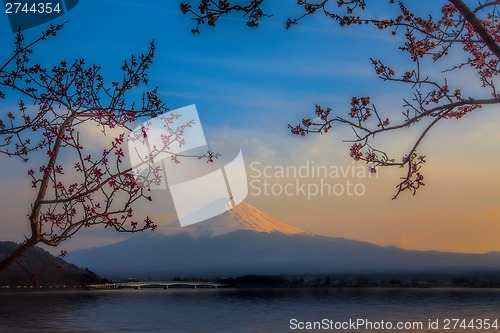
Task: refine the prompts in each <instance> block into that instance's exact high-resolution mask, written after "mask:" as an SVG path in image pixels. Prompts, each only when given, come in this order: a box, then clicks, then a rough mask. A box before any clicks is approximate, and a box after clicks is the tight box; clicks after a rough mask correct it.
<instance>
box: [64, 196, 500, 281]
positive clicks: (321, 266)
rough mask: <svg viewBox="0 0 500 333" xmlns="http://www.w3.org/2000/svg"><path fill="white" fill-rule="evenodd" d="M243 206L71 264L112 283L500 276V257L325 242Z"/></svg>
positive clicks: (76, 257) (85, 254)
mask: <svg viewBox="0 0 500 333" xmlns="http://www.w3.org/2000/svg"><path fill="white" fill-rule="evenodd" d="M240 206H241V207H240ZM240 206H238V207H239V209H235V210H234V211H231V212H228V213H225V214H223V215H221V216H219V217H217V218H215V219H212V220H211V221H206V222H202V223H199V224H196V225H192V226H190V227H188V228H180V227H175V226H169V227H168V228H166V229H165V230H164V233H153V234H143V235H140V236H138V237H135V238H131V239H129V240H126V241H123V242H121V243H117V244H113V245H109V246H105V247H101V248H94V249H89V250H82V251H77V252H75V253H73V254H70V255H69V258H70V260H71V261H72V262H75V263H77V264H79V265H84V266H86V267H90V268H91V269H93V270H95V271H97V272H99V273H101V274H105V275H107V276H109V277H112V278H124V277H129V276H133V277H136V278H145V277H151V278H171V277H173V276H235V275H244V274H331V273H368V272H412V271H421V270H433V271H443V270H445V271H451V270H453V271H463V270H469V271H470V270H482V269H488V270H491V269H500V257H497V256H491V255H490V256H489V255H479V254H457V253H441V252H437V251H426V252H422V251H406V250H402V249H400V248H397V247H381V246H377V245H374V244H370V243H366V242H360V241H354V240H348V239H343V238H331V237H324V236H317V235H312V234H307V233H305V232H303V231H302V230H300V229H297V228H294V227H292V226H287V225H286V224H284V223H282V222H279V221H276V220H274V219H272V218H270V217H268V216H267V215H265V214H264V213H262V212H260V211H258V210H257V209H256V208H255V207H253V206H251V205H248V204H240ZM96 258H98V259H96Z"/></svg>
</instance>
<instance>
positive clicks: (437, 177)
mask: <svg viewBox="0 0 500 333" xmlns="http://www.w3.org/2000/svg"><path fill="white" fill-rule="evenodd" d="M280 3H281V4H282V7H283V8H281V9H280V8H276V7H266V8H267V9H268V10H269V12H272V13H273V14H274V15H273V17H271V18H267V19H265V20H264V21H263V22H262V23H261V26H260V27H259V28H257V29H250V28H247V27H246V24H245V20H244V19H241V18H239V17H237V16H232V17H228V18H225V19H221V20H220V23H218V25H217V27H215V28H211V27H207V26H203V27H202V29H201V32H202V33H201V35H193V34H191V32H190V29H191V28H193V27H194V22H192V21H191V20H190V19H189V17H188V16H184V15H182V13H181V12H180V10H179V8H178V6H179V2H178V1H161V0H157V1H154V0H150V1H138V0H136V1H133V0H123V1H113V0H100V1H97V0H95V1H94V0H82V1H80V3H79V4H78V6H77V7H75V8H74V9H73V10H72V11H70V12H69V13H67V14H66V15H64V16H63V17H62V18H60V19H59V20H58V21H56V22H60V21H63V20H68V21H69V22H68V24H67V26H66V27H65V28H64V30H63V31H62V32H61V33H60V34H59V35H58V36H57V37H56V38H51V39H49V40H47V41H46V42H44V43H43V44H41V45H39V46H38V47H37V48H36V49H35V57H36V58H37V60H38V61H39V62H41V63H42V64H45V65H47V66H50V65H51V64H55V63H58V62H59V61H60V60H62V59H67V60H73V59H76V58H84V59H86V62H87V63H88V64H90V63H95V64H98V65H100V66H102V73H103V75H104V76H105V78H106V79H107V80H108V82H110V81H112V80H113V79H116V78H117V77H119V76H117V75H119V72H120V67H121V64H122V62H123V60H124V59H126V58H128V57H129V56H130V54H132V53H140V52H144V51H146V50H147V47H148V45H149V42H150V41H151V40H153V39H154V40H155V43H156V47H157V49H156V56H155V60H154V63H153V65H152V68H151V72H150V83H151V85H154V86H158V87H159V92H160V96H161V97H162V98H164V100H165V101H166V102H167V105H168V107H169V108H170V109H172V110H174V109H176V108H180V107H183V106H186V105H191V104H196V106H197V109H198V112H199V116H200V120H201V123H202V124H203V127H204V130H205V134H206V137H207V138H208V139H209V140H212V141H231V142H235V143H238V144H239V145H240V146H241V149H242V154H243V157H244V159H245V164H246V166H247V177H248V180H249V182H250V185H251V186H250V193H249V195H248V197H247V199H246V201H248V202H249V203H251V204H253V205H255V206H256V207H258V208H259V209H261V210H263V211H264V212H266V213H268V214H269V215H271V216H273V217H275V218H277V219H280V220H282V221H284V222H286V223H288V224H291V225H293V226H296V227H299V228H301V229H304V230H307V231H309V232H312V233H316V234H322V235H328V236H333V237H345V238H351V239H357V240H363V241H368V242H373V243H376V244H380V245H387V246H389V245H395V246H400V247H402V248H406V249H418V250H440V251H454V252H476V253H484V252H489V251H500V242H499V241H498V237H497V235H499V234H500V203H499V198H500V187H499V186H498V184H500V173H499V172H498V170H499V167H500V154H499V144H500V134H499V133H500V131H499V130H500V113H499V112H498V108H495V107H490V108H484V109H482V110H480V111H478V112H475V113H473V114H470V115H468V116H467V117H465V118H464V119H461V120H448V121H444V122H442V123H440V124H439V125H437V126H436V127H435V128H434V130H433V131H432V132H431V133H430V134H429V136H428V137H427V138H426V140H425V141H424V143H423V145H422V148H421V150H422V151H423V153H425V154H426V156H427V160H428V162H427V164H426V165H425V169H424V173H425V176H426V186H425V187H424V188H423V189H421V190H420V191H419V192H418V194H417V195H416V196H414V197H413V196H411V195H408V194H404V195H402V196H401V197H399V198H398V199H397V200H391V198H392V196H393V194H394V193H395V186H396V185H397V183H398V180H399V177H401V175H402V173H401V170H397V169H395V170H387V169H383V170H380V172H379V174H378V177H371V178H367V177H364V176H360V175H358V174H356V177H352V174H350V175H349V176H348V177H339V178H335V177H327V178H328V179H326V180H324V181H326V182H327V183H328V184H330V185H331V186H334V185H335V184H337V183H338V184H341V185H342V184H344V185H345V184H346V182H348V181H350V182H351V183H352V184H354V185H356V184H359V186H358V190H359V192H361V189H363V195H352V196H349V195H346V194H345V193H344V194H343V195H331V194H328V193H327V194H325V193H323V195H321V194H315V195H312V196H311V197H309V198H308V197H307V196H304V195H303V194H302V193H300V192H299V193H296V195H286V194H280V195H279V194H276V193H270V194H269V195H265V194H263V193H262V192H263V191H264V188H263V186H264V185H263V182H264V181H265V180H268V182H269V183H270V185H271V186H272V185H273V184H274V186H275V189H278V188H280V186H281V187H283V186H285V185H287V184H292V185H290V186H292V187H293V186H296V185H297V183H296V181H297V180H296V179H293V177H280V175H279V174H276V172H279V168H280V167H282V168H286V167H288V168H289V169H293V168H296V169H297V170H298V169H299V168H300V167H303V168H308V167H310V166H311V165H314V166H325V167H328V168H329V170H344V171H345V170H348V173H350V172H351V171H352V170H355V171H357V170H361V169H363V170H365V169H366V168H365V166H364V164H363V163H356V164H354V163H353V162H352V160H351V159H350V158H349V156H348V154H349V144H348V143H345V142H343V140H348V139H352V132H350V130H349V129H347V128H340V127H339V128H334V131H333V133H332V134H329V135H323V136H319V135H318V136H310V137H306V138H299V137H296V136H292V135H291V134H290V132H289V130H288V128H287V125H288V124H297V123H299V122H300V120H301V119H302V118H305V117H309V116H310V115H311V114H312V112H313V110H314V106H315V105H316V104H321V105H324V106H331V107H334V108H335V109H336V110H339V112H344V113H345V114H347V112H348V111H345V110H348V109H349V102H350V98H351V97H352V96H366V95H369V96H372V101H373V102H374V103H376V104H377V107H378V108H379V110H383V111H384V112H385V113H386V114H388V115H391V116H392V117H395V119H397V117H399V115H400V113H401V111H402V108H401V106H402V104H403V101H402V98H404V97H406V98H407V97H411V94H410V90H408V89H407V88H406V87H404V86H402V85H398V84H394V83H388V82H382V81H381V80H379V79H378V78H377V77H376V75H375V73H374V71H373V68H372V67H371V64H370V57H373V58H380V59H384V61H387V62H391V64H395V65H396V66H405V65H407V64H408V59H406V58H405V56H404V54H403V53H402V52H400V51H399V50H398V49H397V46H398V42H400V39H398V37H392V36H390V33H389V32H387V33H379V32H378V31H376V30H374V29H369V28H356V27H353V28H347V29H341V28H339V27H338V26H335V25H334V24H332V23H331V22H330V21H329V20H328V19H326V18H324V17H321V16H313V17H310V18H308V19H307V20H304V21H303V22H301V23H300V24H299V25H298V26H296V27H293V28H292V29H290V30H285V29H284V22H285V21H286V18H287V17H289V16H294V15H297V14H298V13H300V8H297V6H296V1H294V0H287V1H282V2H280ZM276 4H277V2H272V1H268V6H273V5H274V6H276ZM412 6H413V7H412V9H414V10H415V11H417V12H425V11H426V10H427V9H428V8H434V7H436V6H435V5H434V4H433V1H419V2H413V3H412ZM374 15H386V14H385V13H374ZM44 28H46V26H41V27H36V28H32V29H30V30H27V31H26V32H25V36H26V39H30V38H33V37H36V36H37V35H38V34H39V33H40V31H41V30H42V29H44ZM12 40H13V34H12V32H11V31H10V26H9V24H8V20H7V17H6V16H5V15H3V16H2V15H0V43H1V44H2V45H3V47H2V48H1V51H0V59H1V60H2V61H3V60H4V59H7V58H8V57H9V54H10V52H11V50H12ZM452 57H453V55H452ZM444 65H446V64H444ZM432 68H433V71H431V72H429V75H431V76H433V75H436V73H438V72H436V71H435V70H436V69H434V67H432ZM448 76H449V80H450V82H454V83H455V84H456V86H460V87H461V88H463V89H464V91H465V93H464V95H465V94H466V93H469V94H476V95H477V94H481V93H482V94H484V93H483V92H481V90H480V89H478V88H477V86H478V83H477V81H475V78H474V77H473V76H470V75H469V73H465V74H464V73H462V74H453V73H452V74H449V75H448ZM479 96H482V95H479ZM15 101H16V99H15V98H14V97H12V98H10V99H9V96H7V99H6V100H5V101H2V102H1V103H2V109H4V110H6V109H8V108H10V107H12V105H13V103H15ZM342 110H344V111H342ZM84 134H86V136H87V138H86V140H88V142H89V143H91V144H92V145H97V146H98V145H99V144H100V143H103V142H108V141H109V138H103V139H100V138H99V136H98V135H96V131H95V128H94V129H92V128H89V129H87V130H86V131H85V132H84ZM417 134H418V129H415V130H409V131H401V132H398V133H394V134H391V135H388V136H384V137H383V138H378V140H379V143H380V144H381V145H382V146H383V147H384V148H385V149H387V150H388V151H391V152H393V153H394V154H395V155H396V156H401V154H402V153H403V152H404V151H405V149H407V148H408V147H409V146H410V145H411V143H412V142H414V140H415V138H416V136H417ZM100 140H102V141H100ZM0 163H1V164H0V168H1V171H2V172H0V184H1V187H0V198H1V200H0V211H1V212H2V215H3V218H2V219H1V220H0V238H2V239H9V240H15V241H21V240H22V239H23V238H24V234H26V233H27V232H28V224H27V221H26V214H27V212H28V211H29V202H30V198H32V197H33V195H34V194H33V191H32V189H31V187H30V183H29V179H28V178H27V176H26V169H27V167H26V168H25V166H24V165H23V164H22V163H20V161H17V160H13V159H8V158H6V157H4V156H0ZM266 167H267V169H264V168H266ZM359 168H360V169H359ZM264 170H266V175H267V176H269V177H267V176H266V175H264ZM299 181H300V182H301V184H302V183H305V184H306V186H307V184H316V185H318V184H321V179H319V178H317V177H316V178H315V177H305V179H299ZM293 184H295V185H293ZM316 185H315V186H316ZM339 186H340V185H339ZM292 187H290V188H292ZM338 188H341V187H338ZM163 194H164V197H161V196H159V199H158V200H156V203H154V204H152V205H150V206H147V207H143V209H144V210H145V211H147V212H148V213H150V214H152V215H154V216H156V217H157V219H158V220H160V224H165V223H168V222H170V221H172V220H174V219H175V217H176V215H175V210H174V209H173V206H172V203H171V198H170V197H169V195H168V194H165V193H163ZM123 237H124V236H123V235H117V234H114V233H111V232H108V231H103V230H97V229H96V230H85V232H83V233H81V234H80V235H78V236H76V237H74V238H73V239H71V240H69V241H68V242H67V243H66V244H65V245H64V246H63V247H64V248H66V249H70V250H71V249H74V248H83V247H92V246H96V245H102V244H106V243H108V242H114V241H118V240H120V239H122V238H123Z"/></svg>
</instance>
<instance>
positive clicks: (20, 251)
mask: <svg viewBox="0 0 500 333" xmlns="http://www.w3.org/2000/svg"><path fill="white" fill-rule="evenodd" d="M36 244H38V241H37V240H36V239H35V238H30V239H28V240H26V241H25V242H24V243H22V244H21V245H19V247H18V248H17V249H16V250H15V251H14V252H13V253H12V254H11V255H9V256H8V257H7V258H5V259H3V260H2V261H1V262H0V273H1V272H2V271H3V270H5V269H6V268H7V267H9V266H10V265H11V264H12V263H13V262H15V261H16V260H17V259H19V258H21V257H22V256H23V255H25V254H26V252H28V251H29V250H31V249H32V248H33V247H35V245H36Z"/></svg>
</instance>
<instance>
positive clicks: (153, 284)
mask: <svg viewBox="0 0 500 333" xmlns="http://www.w3.org/2000/svg"><path fill="white" fill-rule="evenodd" d="M169 287H174V288H175V287H191V288H194V289H197V288H219V287H224V284H221V283H215V282H197V281H147V282H113V283H101V284H89V285H87V289H141V288H163V289H168V288H169Z"/></svg>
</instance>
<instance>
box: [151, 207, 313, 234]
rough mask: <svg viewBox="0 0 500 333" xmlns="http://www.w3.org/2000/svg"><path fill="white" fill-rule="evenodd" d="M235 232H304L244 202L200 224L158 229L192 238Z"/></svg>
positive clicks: (176, 224)
mask: <svg viewBox="0 0 500 333" xmlns="http://www.w3.org/2000/svg"><path fill="white" fill-rule="evenodd" d="M237 230H249V231H254V232H266V233H272V232H277V233H281V234H286V235H297V234H303V233H304V230H301V229H299V228H296V227H294V226H291V225H288V224H286V223H283V222H281V221H279V220H277V219H274V218H272V217H271V216H269V215H267V214H265V213H264V212H262V211H260V210H259V209H257V208H255V207H254V206H252V205H250V204H248V203H246V202H241V203H240V204H239V205H237V206H236V207H234V208H233V209H231V210H228V211H227V212H225V213H224V214H221V215H219V216H216V217H213V218H211V219H209V220H206V221H203V222H200V223H196V224H193V225H190V226H186V227H180V226H179V223H178V222H177V221H176V222H173V223H171V224H169V225H167V226H165V227H161V228H160V229H159V231H160V232H161V233H162V234H167V235H178V234H182V233H187V234H190V235H192V236H193V237H200V236H210V237H213V236H218V235H222V234H226V233H230V232H233V231H237Z"/></svg>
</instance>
